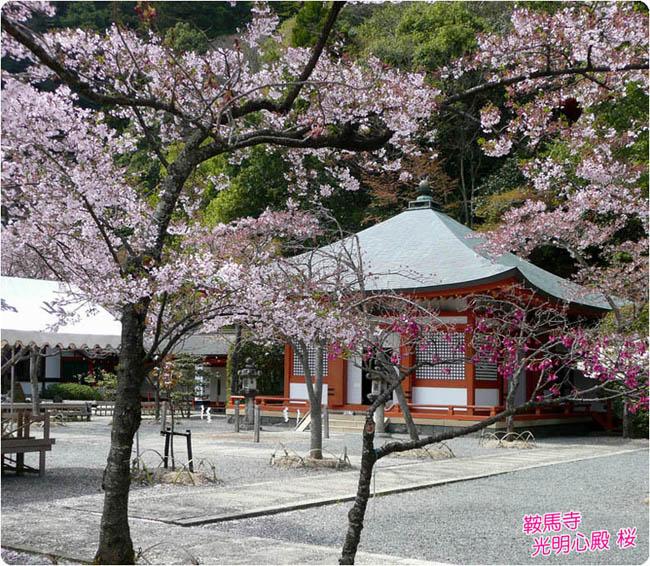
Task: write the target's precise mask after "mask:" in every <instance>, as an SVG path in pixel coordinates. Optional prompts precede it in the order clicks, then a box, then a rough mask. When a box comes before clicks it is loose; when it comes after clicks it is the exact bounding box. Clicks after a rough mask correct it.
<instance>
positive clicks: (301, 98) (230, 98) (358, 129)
mask: <svg viewBox="0 0 650 566" xmlns="http://www.w3.org/2000/svg"><path fill="white" fill-rule="evenodd" d="M341 8H342V4H341V3H334V4H333V5H332V7H331V9H330V12H329V15H328V17H327V19H326V21H325V24H324V26H323V30H322V32H321V35H320V38H319V40H318V41H317V43H316V45H315V46H314V47H313V48H312V49H311V50H309V49H301V48H289V49H284V50H283V48H282V47H281V45H280V38H279V37H278V36H275V35H273V34H274V29H275V26H276V24H277V18H276V17H275V16H274V14H273V13H272V12H271V11H270V10H269V9H268V8H265V7H262V8H258V9H256V16H257V17H256V18H255V19H254V21H253V22H252V24H251V25H250V26H249V27H248V28H247V29H246V30H245V31H244V32H243V33H242V34H241V37H240V38H239V39H238V40H236V41H235V43H234V45H233V47H232V48H229V49H226V48H218V49H212V50H208V51H207V52H206V53H205V54H203V55H198V54H196V53H192V52H185V53H178V52H175V51H174V50H173V49H172V48H171V47H170V46H169V45H167V44H166V43H165V41H164V40H162V39H160V38H158V37H157V36H155V34H153V33H151V34H150V35H149V36H148V37H144V38H143V37H139V36H138V35H136V34H135V33H134V32H131V31H128V30H125V29H122V28H121V27H120V26H117V25H115V26H113V27H112V28H110V29H109V30H107V31H106V33H104V34H99V33H95V32H90V31H88V32H86V31H81V30H63V31H57V32H53V33H47V34H43V35H37V34H35V33H33V32H32V31H31V30H30V29H29V27H28V25H27V21H28V19H29V16H30V13H31V11H32V10H34V9H42V10H45V11H46V12H49V13H51V8H50V7H49V6H48V5H45V4H36V3H31V4H29V3H19V2H16V3H11V4H5V5H4V6H3V10H2V29H3V50H4V51H3V54H5V55H9V56H12V57H14V58H17V59H26V60H27V62H28V63H29V65H28V66H27V67H26V69H25V70H24V72H22V73H21V74H20V75H11V76H10V75H7V74H3V87H4V88H3V104H5V112H4V113H3V135H4V141H5V159H4V167H3V176H4V177H3V180H4V187H5V191H6V193H5V204H6V206H7V211H8V223H7V229H5V230H4V231H3V238H4V241H3V253H6V254H7V255H8V256H9V257H10V258H16V261H12V262H11V263H12V264H13V265H16V264H18V265H20V263H21V262H34V263H40V264H41V265H43V266H45V269H46V271H47V272H48V273H49V274H50V276H52V277H55V278H57V279H59V280H61V281H68V282H72V281H74V282H75V283H76V284H77V286H78V287H79V288H80V289H81V293H82V294H83V298H85V299H87V300H93V301H97V302H99V303H100V304H102V305H105V306H107V307H109V308H111V310H113V312H115V313H116V314H118V315H119V316H120V318H121V321H122V348H121V351H120V375H119V382H118V391H117V401H116V415H117V417H116V418H115V419H114V424H113V431H112V438H111V450H110V453H109V457H108V464H107V468H106V473H105V475H104V488H105V491H106V497H105V505H104V512H103V517H102V525H101V535H100V544H99V549H98V551H97V556H96V560H97V561H98V562H107V563H124V562H130V561H132V560H133V559H134V553H133V544H132V541H131V538H130V534H129V529H128V520H127V505H128V489H129V469H128V461H129V458H130V453H131V446H132V441H133V436H134V434H135V431H136V430H137V428H138V426H139V423H140V400H139V390H140V386H141V383H142V381H143V379H144V377H145V369H144V368H145V362H146V361H147V359H148V357H149V354H147V348H146V347H145V342H144V340H145V335H146V334H147V329H148V328H151V329H152V330H151V334H152V336H153V338H154V342H157V343H158V344H164V343H165V339H167V346H169V345H170V344H171V341H170V340H171V339H172V338H173V336H178V335H180V334H182V333H183V332H188V331H192V330H197V329H198V328H199V327H200V325H201V323H202V319H203V318H204V317H202V316H201V317H198V318H197V314H201V313H200V312H197V311H200V309H197V308H196V307H195V305H196V304H197V303H198V304H205V305H206V306H207V305H209V306H208V307H207V308H209V309H210V313H211V318H214V317H216V316H217V314H218V313H219V312H221V311H223V310H224V309H225V310H226V312H232V310H233V308H232V305H230V304H228V301H227V300H222V299H221V298H219V300H217V301H213V299H214V296H213V294H214V293H213V292H211V293H208V292H206V291H205V288H209V289H210V290H212V291H213V290H215V289H221V290H222V291H224V285H222V284H220V279H221V280H224V281H225V280H227V279H228V277H227V273H228V270H232V269H235V267H236V266H235V262H234V261H231V262H229V263H228V265H222V264H221V263H220V262H219V261H218V260H217V259H215V258H214V256H213V255H212V253H208V250H210V251H211V252H214V250H215V248H216V249H218V250H220V251H226V250H229V249H230V250H231V251H232V248H229V246H228V245H227V244H226V243H224V242H223V241H220V240H219V238H220V236H221V237H225V236H227V235H228V234H227V233H226V232H227V231H228V229H226V228H219V229H218V230H217V233H210V232H209V231H207V230H205V229H203V228H202V226H201V225H200V224H198V223H196V222H188V220H189V219H192V218H193V217H195V215H196V206H197V202H198V200H199V197H200V189H201V184H200V183H197V182H196V179H195V178H193V174H194V172H195V171H196V168H197V166H198V165H199V164H201V163H203V162H205V161H207V160H209V159H211V158H213V157H215V156H218V155H221V154H228V155H229V158H230V159H233V160H239V159H241V158H242V157H244V156H245V155H246V152H247V151H248V150H249V149H250V148H251V147H254V146H256V145H260V144H271V145H276V146H282V147H285V148H288V149H289V150H293V151H288V152H287V158H288V159H290V161H291V164H292V165H293V176H292V182H293V187H294V190H295V191H296V192H297V193H300V191H301V190H302V189H301V187H304V186H306V185H307V184H308V183H309V182H310V172H309V169H308V168H307V167H306V166H305V165H304V158H305V156H307V155H309V154H312V155H314V156H316V157H317V158H319V159H321V160H323V161H325V162H327V163H328V164H329V165H328V166H327V167H328V169H329V173H330V175H331V176H332V178H337V179H339V182H340V184H341V185H342V186H343V187H345V188H348V189H350V190H354V189H356V188H357V186H358V183H357V182H356V181H355V180H354V178H352V177H351V176H350V174H349V172H348V170H347V168H346V167H345V166H344V162H343V165H339V164H338V162H337V161H336V160H335V157H336V155H337V154H338V155H341V154H342V155H343V156H345V155H346V154H351V153H352V152H367V156H368V157H367V160H366V166H368V167H372V166H379V165H380V161H378V160H377V158H375V157H373V156H372V155H371V153H370V152H372V151H373V150H378V149H380V148H381V147H382V146H383V145H384V144H385V143H386V142H387V141H388V140H389V139H390V140H391V142H392V143H393V144H394V145H396V146H398V147H401V148H402V149H403V150H404V151H411V150H412V151H415V150H416V148H415V146H414V145H413V144H412V142H411V140H410V136H411V133H412V132H414V131H415V130H416V129H417V128H418V127H419V123H420V121H421V119H423V118H426V116H427V115H428V113H429V111H430V108H431V107H432V105H433V104H434V102H435V95H436V92H435V91H434V90H433V89H431V88H430V87H428V86H427V85H426V83H425V81H424V76H423V75H419V74H404V73H400V72H398V71H396V70H391V69H385V68H383V66H382V65H381V64H380V63H379V61H377V60H373V59H369V60H368V61H367V62H365V64H364V65H359V64H356V63H355V62H353V61H352V60H350V59H347V58H338V57H330V56H326V55H325V54H324V48H325V44H326V42H327V40H328V37H329V34H330V31H331V29H332V26H333V24H334V21H335V20H336V17H337V15H338V13H339V11H340V10H341ZM153 16H154V14H153V13H152V12H151V11H145V12H143V17H153ZM265 37H267V38H268V39H267V40H266V42H267V43H266V45H269V42H270V44H271V45H273V46H274V48H276V49H280V50H283V51H282V53H283V54H282V57H279V58H274V57H273V56H272V54H270V55H269V56H268V58H267V60H266V61H262V59H261V56H262V55H263V52H264V48H263V47H262V45H261V40H262V39H263V38H265ZM247 49H250V50H256V51H257V54H258V56H259V57H258V60H257V62H251V61H249V60H248V59H247V58H246V56H245V50H247ZM51 78H53V79H55V82H56V83H57V84H58V85H59V86H58V87H57V88H56V89H55V90H54V91H52V92H43V91H40V90H38V89H37V88H36V87H35V85H37V84H38V83H40V82H42V81H43V80H45V79H51ZM78 96H83V97H84V99H85V100H90V101H91V102H93V103H95V104H98V105H101V110H94V109H86V108H83V107H82V106H81V105H80V104H77V103H76V102H77V101H78V100H77V97H78ZM109 124H118V125H119V126H118V128H112V127H111V126H110V125H109ZM125 124H126V125H125ZM138 144H140V146H144V145H146V146H147V147H149V148H150V150H151V154H152V158H155V159H158V160H159V162H160V163H161V165H162V167H163V168H164V170H165V171H166V173H165V175H164V177H163V178H162V180H161V182H160V184H159V186H158V187H156V189H155V191H153V192H151V191H147V190H146V188H145V187H143V186H140V185H139V184H138V179H137V176H133V174H132V173H131V172H130V171H129V169H128V168H127V167H126V166H124V162H128V156H129V153H130V152H132V151H133V150H134V149H135V148H136V147H137V146H138ZM296 150H299V151H296ZM380 159H381V158H380ZM134 177H135V178H134ZM213 182H214V183H215V184H218V183H219V180H218V179H215V180H214V181H213ZM321 191H322V192H323V194H326V193H327V192H328V191H331V188H328V187H322V188H321ZM266 221H268V222H272V221H273V220H272V215H267V217H266ZM276 222H277V224H276V226H279V227H282V229H285V230H287V229H293V228H295V227H297V226H301V223H300V222H297V223H296V222H294V221H293V220H291V221H290V220H289V218H287V217H286V216H284V217H282V216H281V217H278V218H277V219H276ZM287 222H288V224H287ZM253 224H254V223H253ZM287 226H289V228H288V227H287ZM251 229H252V230H254V231H257V230H258V228H257V227H251ZM235 230H236V229H235ZM211 239H212V243H210V240H211ZM198 281H202V282H203V283H202V284H198V285H195V284H194V283H195V282H198ZM224 296H225V297H228V294H227V292H226V293H225V294H224ZM208 299H210V301H209V300H208ZM170 302H176V303H178V304H177V305H176V306H177V307H180V310H179V308H174V309H172V308H170V306H171V305H170ZM188 303H191V304H192V307H191V309H189V310H185V311H184V310H183V306H184V305H187V304H188ZM178 312H181V313H183V314H181V315H178V314H176V313H178ZM175 317H178V319H176V318H175ZM166 318H169V319H170V321H169V322H170V323H171V326H169V325H167V324H163V322H164V321H165V319H166ZM164 328H168V330H166V331H164V330H163V329H164ZM163 349H164V348H163ZM164 353H165V352H164V351H163V352H162V353H161V354H162V355H164Z"/></svg>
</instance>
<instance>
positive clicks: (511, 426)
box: [506, 374, 519, 440]
mask: <svg viewBox="0 0 650 566" xmlns="http://www.w3.org/2000/svg"><path fill="white" fill-rule="evenodd" d="M518 387H519V374H516V375H513V376H512V377H510V379H509V380H508V395H507V396H506V411H512V410H513V409H514V408H515V395H516V394H517V388H518ZM506 432H508V433H514V432H515V415H514V414H511V415H508V416H507V417H506ZM508 440H512V438H511V436H509V437H508Z"/></svg>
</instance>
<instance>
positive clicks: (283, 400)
mask: <svg viewBox="0 0 650 566" xmlns="http://www.w3.org/2000/svg"><path fill="white" fill-rule="evenodd" d="M244 400H245V397H244V396H243V395H231V396H230V402H229V403H228V407H229V408H231V409H232V408H233V407H234V406H235V401H244ZM255 404H256V405H259V406H260V410H262V411H264V410H271V411H273V410H278V411H279V410H282V409H284V408H285V407H288V408H289V409H294V408H295V409H301V410H302V409H304V408H309V400H308V399H292V398H290V397H279V396H277V395H256V396H255Z"/></svg>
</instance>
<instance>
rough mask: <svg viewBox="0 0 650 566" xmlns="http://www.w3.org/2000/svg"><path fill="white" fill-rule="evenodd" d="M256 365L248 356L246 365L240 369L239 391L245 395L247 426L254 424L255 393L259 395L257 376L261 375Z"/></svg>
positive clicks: (245, 419)
mask: <svg viewBox="0 0 650 566" xmlns="http://www.w3.org/2000/svg"><path fill="white" fill-rule="evenodd" d="M261 373H262V372H261V371H259V370H258V369H257V368H256V367H255V363H254V362H253V359H252V358H246V363H245V364H244V367H243V368H242V369H240V370H239V372H238V374H239V383H240V384H241V389H240V391H239V394H240V395H243V396H244V403H245V404H246V409H245V415H244V423H245V424H246V425H247V427H251V426H253V423H254V418H255V417H254V411H255V395H257V378H258V377H259V376H260V375H261Z"/></svg>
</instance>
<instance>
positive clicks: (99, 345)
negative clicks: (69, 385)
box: [0, 277, 230, 406]
mask: <svg viewBox="0 0 650 566" xmlns="http://www.w3.org/2000/svg"><path fill="white" fill-rule="evenodd" d="M0 281H1V287H0V294H1V300H2V302H1V305H2V363H3V366H4V365H5V363H6V362H7V361H8V360H10V359H11V358H12V356H13V355H14V354H16V353H18V352H20V350H26V349H28V348H32V349H36V350H38V352H39V353H40V354H41V358H42V363H41V364H39V365H40V367H39V369H38V382H39V385H40V391H41V392H42V391H43V389H45V388H46V387H47V386H49V385H50V384H53V383H66V382H73V383H79V382H80V379H82V378H83V377H85V376H87V375H88V374H92V373H94V371H95V370H96V369H100V368H101V369H104V370H106V371H111V372H114V371H115V367H116V365H117V362H118V357H119V347H120V341H121V331H122V325H121V323H120V322H119V320H117V319H116V318H115V317H114V316H113V315H111V314H110V313H109V312H108V311H107V310H106V309H104V308H102V307H100V306H97V305H90V304H84V303H80V302H75V301H69V299H70V291H69V290H67V288H66V286H65V285H62V284H60V283H58V282H56V281H44V280H38V279H23V278H19V277H2V278H0ZM62 299H63V300H64V302H65V303H66V307H65V310H66V312H75V313H76V316H75V317H74V321H73V322H69V323H66V324H63V325H59V326H56V324H57V322H58V320H59V307H58V306H57V303H58V302H59V301H61V300H62ZM229 348H230V341H229V337H228V332H225V333H223V334H221V335H218V336H214V335H195V336H190V337H188V338H187V339H186V340H184V341H182V342H181V343H179V344H178V346H177V347H176V348H175V349H174V353H177V354H178V353H191V354H195V355H197V356H200V357H202V358H203V359H204V362H205V366H206V369H204V370H203V372H202V373H201V375H200V376H199V380H198V381H199V386H198V389H197V391H196V396H197V398H199V399H201V400H203V401H205V402H206V403H208V404H210V405H212V406H220V405H221V406H223V405H224V404H225V401H226V359H227V355H228V351H229ZM29 373H30V360H29V357H26V358H24V359H22V360H21V361H18V362H17V363H16V364H13V365H10V366H8V367H7V369H6V371H3V374H2V394H3V395H7V396H8V397H9V396H10V394H11V389H12V383H13V387H20V389H21V391H22V393H23V394H24V395H27V396H29V395H31V384H30V376H29ZM12 376H13V379H12ZM142 393H143V397H144V398H145V399H146V398H147V397H149V396H150V394H149V390H148V388H147V387H146V386H145V387H144V388H143V391H142Z"/></svg>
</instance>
